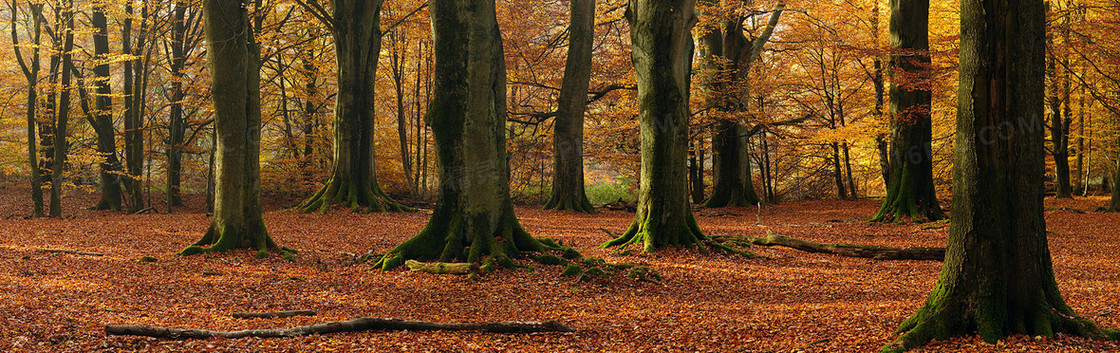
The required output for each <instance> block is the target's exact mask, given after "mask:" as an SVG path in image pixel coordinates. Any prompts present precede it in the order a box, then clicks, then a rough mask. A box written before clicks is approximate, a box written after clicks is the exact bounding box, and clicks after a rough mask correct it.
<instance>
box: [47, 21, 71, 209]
mask: <svg viewBox="0 0 1120 353" xmlns="http://www.w3.org/2000/svg"><path fill="white" fill-rule="evenodd" d="M58 6H59V8H61V13H62V17H61V18H59V21H58V22H59V25H60V26H61V27H62V28H61V32H62V35H63V38H64V39H63V43H62V64H61V65H62V80H61V82H60V84H61V88H60V91H59V93H58V105H57V106H56V111H55V113H56V115H55V119H56V120H55V128H54V143H53V145H54V159H52V160H51V165H52V167H51V204H50V216H51V217H62V171H63V169H64V168H65V167H66V153H67V150H68V148H67V147H69V142H68V141H66V137H67V135H68V134H67V128H68V126H67V125H68V124H69V120H70V81H71V77H72V76H73V72H74V71H73V70H74V54H73V50H74V10H75V8H74V0H66V1H63V0H59V2H58Z"/></svg>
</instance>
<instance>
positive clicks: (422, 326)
mask: <svg viewBox="0 0 1120 353" xmlns="http://www.w3.org/2000/svg"><path fill="white" fill-rule="evenodd" d="M390 330H411V331H485V332H493V333H528V332H573V331H575V329H572V328H571V327H569V326H567V325H564V324H562V323H559V322H557V321H552V320H549V321H484V322H462V323H460V322H429V321H416V320H404V319H387V318H379V317H362V318H357V319H353V320H346V321H334V322H327V323H322V324H315V325H309V326H299V327H292V328H284V329H254V330H241V331H210V330H202V329H189V328H188V329H184V328H170V327H157V326H148V325H105V333H106V334H109V335H120V336H145V337H155V338H166V339H206V338H211V337H225V338H244V337H261V338H271V337H295V336H306V335H314V334H320V335H322V334H328V333H339V332H358V331H390Z"/></svg>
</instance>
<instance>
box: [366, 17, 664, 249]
mask: <svg viewBox="0 0 1120 353" xmlns="http://www.w3.org/2000/svg"><path fill="white" fill-rule="evenodd" d="M494 6H495V3H494V0H443V1H432V2H431V3H430V6H429V9H428V11H429V13H430V15H431V21H432V33H433V38H434V44H433V46H434V48H433V50H434V51H433V55H434V57H435V64H434V66H433V68H432V70H433V71H432V73H433V77H434V88H433V90H432V100H431V105H430V106H429V108H428V113H427V114H428V115H427V123H428V125H429V126H431V128H432V133H433V134H434V136H435V142H436V148H437V150H438V151H437V152H438V154H439V160H438V163H439V170H440V173H439V196H438V200H437V203H436V208H435V211H434V212H433V214H432V217H431V219H430V220H429V221H428V225H427V226H426V227H424V230H422V231H421V232H420V234H418V235H416V236H415V237H413V238H412V239H410V240H408V241H406V242H404V243H401V244H400V245H397V246H396V247H394V248H393V249H392V250H389V252H388V253H386V254H385V256H384V257H382V258H381V260H380V261H378V263H377V265H376V266H377V267H381V268H382V269H392V268H396V267H398V266H400V265H401V264H403V263H404V262H405V260H410V259H411V260H419V261H429V260H437V261H442V262H449V261H459V262H463V261H465V262H480V261H482V260H483V257H485V256H489V258H488V259H487V263H498V264H502V265H504V266H508V265H511V263H510V262H509V261H510V260H509V259H510V258H517V257H520V256H521V255H522V253H523V252H526V251H538V252H542V251H545V250H549V249H550V248H555V247H556V246H555V244H545V243H542V242H541V241H539V240H537V239H535V238H533V237H532V236H531V235H529V233H528V232H526V231H525V230H524V229H522V228H521V224H520V222H519V221H518V220H517V217H516V216H515V215H514V212H513V203H512V202H511V200H510V196H509V176H508V174H507V171H508V168H509V166H508V165H507V160H506V135H505V134H506V68H505V55H504V51H503V48H502V37H501V33H500V32H499V29H498V21H497V15H496V12H495V7H494ZM682 161H683V159H682Z"/></svg>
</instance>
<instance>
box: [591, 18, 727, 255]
mask: <svg viewBox="0 0 1120 353" xmlns="http://www.w3.org/2000/svg"><path fill="white" fill-rule="evenodd" d="M695 7H696V2H695V0H671V1H660V0H630V3H629V7H627V10H626V18H627V20H628V21H629V23H630V40H631V42H632V43H633V49H632V51H631V54H630V57H631V61H633V64H634V69H635V71H636V73H637V82H638V122H639V125H640V129H641V134H642V137H641V139H642V141H641V163H642V164H641V184H640V189H639V195H638V209H637V212H636V213H635V216H634V221H633V223H631V224H630V228H629V229H627V230H626V232H624V233H623V234H622V235H621V236H619V237H618V238H616V239H614V240H611V241H608V242H606V243H604V244H603V245H601V246H600V247H602V248H607V247H615V246H622V247H626V246H629V245H631V244H635V245H638V246H641V247H642V249H643V251H644V252H653V251H654V250H656V249H659V248H663V247H668V246H673V247H690V248H695V249H698V250H700V251H701V252H704V253H707V251H708V248H709V247H711V248H713V249H716V250H720V251H723V250H730V249H727V248H726V247H723V246H722V245H718V244H715V243H714V242H712V241H711V240H710V239H709V238H708V237H707V236H706V235H704V233H703V232H702V231H700V227H699V226H698V225H697V224H696V219H695V218H694V217H693V215H692V209H691V207H690V206H689V204H688V190H687V189H688V186H687V175H686V174H687V172H688V168H687V165H686V158H687V157H688V117H689V109H688V100H689V99H688V97H689V84H690V74H689V71H690V70H691V68H692V50H693V48H692V45H693V44H692V32H691V31H692V27H693V26H695V25H696V14H695V12H694V10H695Z"/></svg>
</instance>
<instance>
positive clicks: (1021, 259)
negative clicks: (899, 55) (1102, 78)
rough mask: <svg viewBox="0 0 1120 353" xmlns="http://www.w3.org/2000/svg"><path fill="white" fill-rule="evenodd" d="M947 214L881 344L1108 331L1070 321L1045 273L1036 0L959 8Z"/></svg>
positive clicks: (977, 1) (1040, 23) (1040, 34)
mask: <svg viewBox="0 0 1120 353" xmlns="http://www.w3.org/2000/svg"><path fill="white" fill-rule="evenodd" d="M961 7H962V10H961V28H962V29H963V32H962V36H961V53H960V59H961V60H960V85H959V94H958V97H960V101H959V102H958V106H957V107H958V113H957V135H956V141H955V145H956V150H955V153H954V163H953V212H952V213H951V215H950V217H951V222H950V226H949V235H948V240H947V242H948V246H947V249H946V255H945V264H944V266H942V269H941V276H940V278H939V280H938V283H937V286H936V287H935V288H934V289H933V292H932V293H930V296H929V299H928V300H927V301H926V304H925V306H924V307H922V308H921V309H919V310H918V312H917V313H915V314H914V315H913V316H911V317H910V318H909V319H908V320H906V321H905V322H904V323H903V324H902V326H901V328H899V330H898V332H899V333H900V334H901V336H900V337H899V338H898V339H897V340H896V341H895V342H893V343H892V344H890V345H888V346H886V347H884V348H883V350H884V351H903V350H907V349H910V348H914V347H917V346H920V345H922V344H925V343H926V342H928V341H930V340H934V339H937V340H941V339H946V338H948V337H951V336H955V335H964V334H970V333H973V332H976V333H978V334H979V335H980V337H982V338H983V339H984V340H985V341H987V342H993V343H994V342H996V341H997V340H1000V339H1003V338H1004V337H1007V336H1008V335H1012V334H1025V335H1030V336H1035V335H1043V336H1053V335H1054V334H1056V333H1066V334H1071V335H1077V336H1088V337H1112V338H1117V337H1118V336H1120V335H1117V334H1116V333H1114V332H1110V331H1105V330H1101V329H1098V328H1097V327H1096V325H1094V324H1093V323H1092V322H1091V321H1088V320H1085V319H1082V318H1078V317H1077V315H1076V314H1075V313H1074V312H1073V310H1072V309H1070V307H1069V306H1068V305H1066V304H1065V302H1064V301H1063V299H1062V296H1061V293H1059V291H1058V286H1057V283H1056V281H1055V279H1054V271H1053V267H1052V264H1051V259H1050V252H1049V248H1048V245H1047V239H1046V220H1045V218H1044V217H1043V171H1044V168H1045V166H1044V163H1043V154H1044V152H1043V148H1042V146H1043V130H1044V129H1045V128H1044V127H1043V126H1042V116H1043V103H1044V101H1043V99H1044V97H1043V95H1044V90H1043V87H1044V82H1043V77H1044V76H1043V75H1044V65H1045V63H1044V61H1045V38H1044V36H1045V34H1044V26H1045V16H1044V8H1043V2H1042V0H1032V1H1020V2H1018V3H1017V4H1015V5H1014V6H1009V4H1006V3H1003V2H1001V1H996V0H965V1H963V2H962V4H961Z"/></svg>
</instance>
